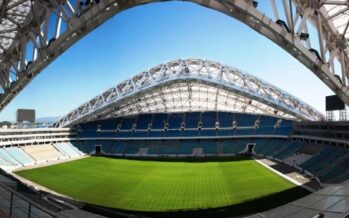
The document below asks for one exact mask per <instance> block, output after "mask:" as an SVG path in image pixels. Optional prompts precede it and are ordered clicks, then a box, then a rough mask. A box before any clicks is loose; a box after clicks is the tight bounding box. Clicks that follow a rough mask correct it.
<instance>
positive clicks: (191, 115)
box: [185, 112, 201, 128]
mask: <svg viewBox="0 0 349 218" xmlns="http://www.w3.org/2000/svg"><path fill="white" fill-rule="evenodd" d="M200 114H201V113H200V112H188V113H186V114H185V128H198V122H199V121H200Z"/></svg>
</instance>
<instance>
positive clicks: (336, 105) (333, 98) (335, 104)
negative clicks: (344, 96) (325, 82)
mask: <svg viewBox="0 0 349 218" xmlns="http://www.w3.org/2000/svg"><path fill="white" fill-rule="evenodd" d="M344 109H345V104H344V102H343V101H342V100H341V99H340V98H339V97H338V96H337V95H330V96H326V111H336V110H344Z"/></svg>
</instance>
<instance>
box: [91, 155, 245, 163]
mask: <svg viewBox="0 0 349 218" xmlns="http://www.w3.org/2000/svg"><path fill="white" fill-rule="evenodd" d="M91 156H94V157H106V158H113V159H125V160H141V161H161V162H197V163H204V162H217V161H219V162H229V161H246V160H251V157H249V156H246V155H237V156H229V157H218V156H213V155H211V156H202V157H193V156H189V155H188V156H187V157H165V156H163V157H162V156H159V157H149V156H146V157H141V156H136V157H130V156H114V155H107V154H104V155H91Z"/></svg>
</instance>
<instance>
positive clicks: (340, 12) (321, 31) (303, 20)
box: [0, 0, 349, 110]
mask: <svg viewBox="0 0 349 218" xmlns="http://www.w3.org/2000/svg"><path fill="white" fill-rule="evenodd" d="M188 1H189V0H188ZM152 2H159V1H158V0H133V1H128V0H103V1H80V0H0V68H1V69H0V110H2V109H3V108H4V107H5V106H6V105H7V104H8V103H9V102H10V101H11V100H12V99H13V98H14V97H15V96H16V95H17V94H18V93H19V92H20V91H21V90H22V89H23V88H24V87H25V86H26V85H27V84H28V83H29V82H30V81H31V80H32V79H33V78H34V77H35V76H36V75H37V74H39V73H40V72H42V70H43V69H44V68H45V67H47V66H48V65H49V64H50V63H51V62H52V61H54V60H55V59H56V58H57V57H58V56H60V55H61V54H62V53H63V52H64V51H66V50H67V49H69V48H70V47H71V46H72V45H73V44H74V43H75V42H77V41H78V40H79V39H81V38H82V37H83V36H84V35H86V34H88V33H89V32H90V31H93V30H94V29H95V28H96V27H97V26H99V25H100V24H102V23H103V22H105V21H106V20H107V19H109V18H111V17H112V16H114V15H115V14H117V13H119V12H121V11H123V10H126V9H128V8H132V7H135V6H137V5H141V4H146V3H152ZM161 2H162V1H161ZM189 2H193V3H197V4H200V5H203V6H205V7H208V8H212V9H214V10H217V11H220V12H222V13H224V14H227V15H228V16H230V17H233V18H235V19H238V20H240V21H241V22H243V23H245V24H246V25H248V26H250V27H251V28H252V29H254V30H256V31H257V32H259V33H260V34H262V35H264V36H265V37H267V38H268V39H270V40H272V41H273V42H274V43H276V44H277V45H279V46H280V47H282V48H283V49H285V50H286V51H287V52H288V53H290V54H291V55H293V56H294V57H295V58H296V59H297V60H299V61H300V62H301V63H303V64H304V65H305V66H306V67H308V68H309V69H310V70H311V71H312V72H313V73H314V74H315V75H316V76H318V77H319V78H320V79H321V80H322V81H323V82H324V83H325V84H326V85H327V86H328V87H329V88H331V89H332V91H333V92H335V93H336V94H337V95H338V96H339V97H340V98H341V99H342V100H343V101H344V102H345V103H346V104H347V105H349V85H348V83H349V73H348V72H349V49H348V37H349V33H348V26H349V15H348V14H349V13H348V4H349V3H348V1H347V0H307V1H305V0H292V1H291V0H290V1H288V4H287V1H275V0H274V1H259V2H260V3H265V2H268V4H267V6H264V7H259V6H258V1H252V0H240V1H231V0H212V1H202V0H190V1H189ZM270 11H273V15H272V16H269V14H268V13H269V12H270ZM308 24H313V26H314V27H315V34H314V33H313V32H311V33H310V34H311V36H312V37H309V35H310V34H309V32H308ZM316 36H317V37H316ZM314 45H315V47H314ZM316 45H318V46H316Z"/></svg>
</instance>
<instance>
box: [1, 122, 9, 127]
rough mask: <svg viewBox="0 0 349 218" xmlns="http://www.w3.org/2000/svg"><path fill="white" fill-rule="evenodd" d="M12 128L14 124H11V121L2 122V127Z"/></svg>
mask: <svg viewBox="0 0 349 218" xmlns="http://www.w3.org/2000/svg"><path fill="white" fill-rule="evenodd" d="M5 125H6V126H11V125H12V123H11V122H9V121H2V122H0V127H2V126H5Z"/></svg>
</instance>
